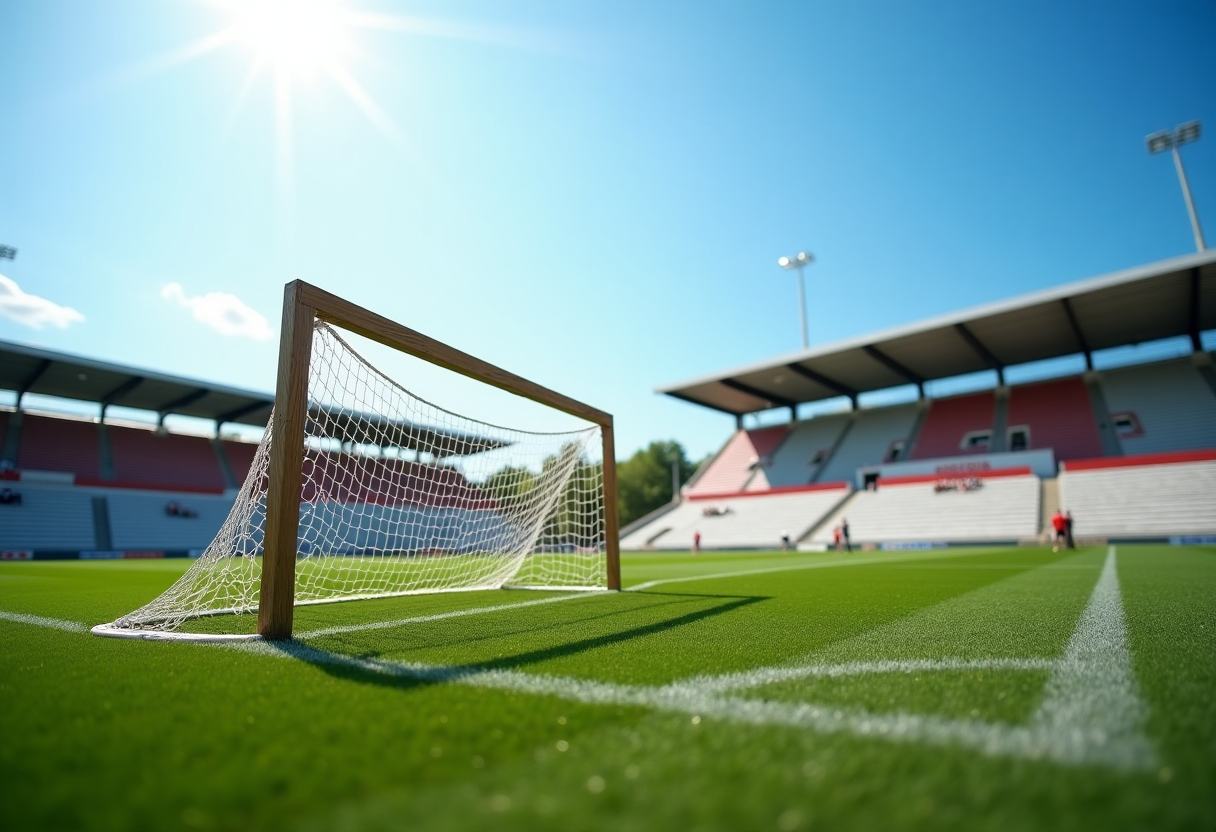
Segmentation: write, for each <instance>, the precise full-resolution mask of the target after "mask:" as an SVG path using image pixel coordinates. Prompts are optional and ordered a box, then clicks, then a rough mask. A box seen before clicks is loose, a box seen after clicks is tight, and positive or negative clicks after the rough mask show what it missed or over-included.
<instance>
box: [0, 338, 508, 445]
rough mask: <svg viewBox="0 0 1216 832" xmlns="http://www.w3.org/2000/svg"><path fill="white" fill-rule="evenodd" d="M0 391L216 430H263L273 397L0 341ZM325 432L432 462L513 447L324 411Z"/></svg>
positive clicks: (316, 420)
mask: <svg viewBox="0 0 1216 832" xmlns="http://www.w3.org/2000/svg"><path fill="white" fill-rule="evenodd" d="M0 390H12V391H14V392H15V393H16V394H17V403H18V407H20V405H21V400H22V398H24V397H25V395H26V394H27V393H35V394H38V395H43V396H53V397H55V398H59V399H74V400H76V401H82V402H88V403H91V404H98V405H100V406H101V411H102V418H103V419H104V418H105V412H106V410H107V409H108V408H110V407H129V408H134V409H136V410H145V411H151V412H153V413H156V414H157V417H158V422H163V421H164V418H165V417H166V416H170V415H180V416H192V417H195V418H198V419H208V420H210V421H213V422H215V423H216V427H217V430H218V428H219V427H220V426H222V425H224V424H229V423H234V424H239V425H252V426H255V427H265V426H266V423H267V422H268V421H269V419H270V412H271V410H272V409H273V407H274V396H273V395H271V394H269V393H257V392H253V391H250V390H240V389H238V388H235V387H225V386H222V385H218V384H212V383H210V382H206V381H198V380H197V379H190V378H184V377H182V376H171V375H166V374H164V373H154V372H151V371H149V370H141V369H138V368H133V367H124V366H121V365H118V364H108V363H105V362H103V361H94V360H93V359H91V358H81V357H79V356H75V355H69V354H67V353H60V352H52V351H50V350H44V349H39V348H37V347H29V346H25V345H23V344H15V343H12V342H10V341H0ZM318 413H319V411H316V410H314V411H313V413H312V415H313V416H314V423H315V424H320V425H323V426H324V430H325V433H326V434H327V435H328V436H329V438H332V439H337V440H340V441H342V442H354V443H356V444H375V445H378V446H379V447H394V448H404V449H407V450H423V451H426V452H427V453H433V454H434V455H435V456H437V457H447V456H457V455H459V456H464V455H468V454H475V453H481V452H483V451H488V450H491V449H493V448H499V447H502V446H503V445H507V444H510V443H507V442H503V441H501V440H497V439H490V438H486V437H479V436H470V435H465V434H459V433H454V432H452V431H444V430H440V429H438V428H430V427H426V426H423V425H414V424H410V423H408V422H402V421H400V420H391V419H385V418H383V417H380V416H376V415H372V414H366V413H355V412H353V411H349V410H339V409H326V410H325V413H324V418H316V417H317V416H318Z"/></svg>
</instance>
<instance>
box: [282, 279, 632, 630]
mask: <svg viewBox="0 0 1216 832" xmlns="http://www.w3.org/2000/svg"><path fill="white" fill-rule="evenodd" d="M318 320H320V321H324V322H325V323H328V324H331V325H333V326H335V327H339V328H341V329H345V330H349V331H350V332H354V333H357V334H359V335H362V336H363V337H365V338H369V339H371V340H373V341H377V342H379V343H381V344H384V345H385V346H387V347H390V348H392V349H395V350H398V351H400V352H404V353H407V354H409V355H413V356H416V357H418V358H421V359H423V360H424V361H427V362H429V363H431V364H436V365H438V366H440V367H443V368H445V369H448V370H451V371H453V372H456V373H460V374H461V375H464V376H467V377H469V378H472V379H475V380H477V381H479V382H482V383H484V384H489V385H493V386H494V387H497V388H499V389H501V390H506V391H507V392H509V393H514V394H515V395H517V396H522V397H523V398H526V399H530V400H532V401H534V402H538V403H540V404H543V405H547V406H549V407H552V408H554V409H556V410H560V411H562V412H564V413H568V414H570V415H572V416H577V417H579V418H580V419H584V420H586V421H588V422H592V423H594V424H596V425H598V426H599V428H600V432H601V436H602V438H603V457H604V459H603V476H604V531H605V550H606V551H605V555H606V558H607V564H606V565H607V570H608V580H607V583H608V589H612V590H616V589H620V588H621V566H620V540H619V537H620V528H619V518H618V516H617V491H616V456H615V450H614V446H613V433H612V416H611V415H610V414H608V413H604V412H603V411H601V410H596V409H595V408H593V407H590V406H588V405H585V404H583V403H582V402H579V401H575V400H574V399H571V398H569V397H567V396H563V395H562V394H561V393H557V392H554V391H552V390H549V389H547V388H545V387H542V386H540V385H539V384H535V383H533V382H531V381H528V380H527V379H525V378H522V377H520V376H517V375H515V374H514V373H509V372H507V371H506V370H503V369H500V368H498V367H496V366H494V365H493V364H489V363H487V362H485V361H482V360H481V359H479V358H474V357H473V356H471V355H468V354H467V353H463V352H461V351H460V350H457V349H453V348H452V347H449V346H447V345H446V344H443V343H440V342H439V341H436V340H434V339H433V338H428V337H427V336H425V335H423V334H421V333H419V332H416V331H414V330H412V329H409V328H407V327H404V326H402V325H400V324H398V323H395V322H393V321H390V320H389V319H387V318H385V317H383V316H381V315H377V314H376V313H375V312H372V311H370V310H367V309H364V308H362V307H360V306H356V305H355V304H353V303H351V302H350V301H347V300H343V299H342V298H340V297H338V296H336V295H333V294H330V293H329V292H326V291H324V290H323V289H318V288H317V287H316V286H312V285H310V284H308V283H305V282H303V281H300V280H296V281H293V282H291V283H288V284H287V286H286V287H285V289H284V297H283V328H282V336H281V337H282V340H281V342H280V344H279V367H278V381H277V384H276V387H275V410H274V420H273V422H272V424H271V428H270V430H271V444H270V467H269V490H268V493H267V497H266V530H265V537H264V551H263V556H262V582H261V587H260V589H259V592H260V595H259V606H258V633H259V634H261V635H262V637H263V638H267V639H284V638H290V637H291V628H292V614H293V609H294V601H295V598H294V594H295V569H296V545H297V536H298V534H299V506H300V492H301V486H302V484H303V473H302V472H303V465H304V430H305V422H306V420H307V418H308V373H309V364H310V359H311V355H312V339H313V327H314V324H315V322H316V321H318Z"/></svg>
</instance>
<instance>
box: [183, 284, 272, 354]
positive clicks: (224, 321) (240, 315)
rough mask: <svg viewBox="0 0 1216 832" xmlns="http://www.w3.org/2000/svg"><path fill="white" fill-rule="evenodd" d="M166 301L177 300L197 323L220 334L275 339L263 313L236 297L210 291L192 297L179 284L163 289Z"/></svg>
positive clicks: (266, 339) (264, 339)
mask: <svg viewBox="0 0 1216 832" xmlns="http://www.w3.org/2000/svg"><path fill="white" fill-rule="evenodd" d="M160 296H161V297H162V298H164V299H165V300H170V301H176V302H177V304H178V305H179V306H184V307H185V308H187V309H189V310H190V311H191V312H192V313H193V314H194V320H196V321H199V322H200V323H204V324H206V325H207V326H209V327H211V328H212V329H214V330H216V331H217V332H219V333H220V334H221V335H238V336H239V335H243V336H246V337H248V338H253V339H256V340H258V341H268V340H270V339H271V338H273V337H274V332H273V331H271V329H270V324H269V323H267V322H266V318H265V317H263V316H262V313H261V312H258V311H257V310H256V309H252V308H250V307H248V306H246V305H245V302H244V301H242V300H241V299H240V298H238V297H237V296H236V295H230V294H228V293H226V292H208V293H207V294H205V295H198V296H196V297H189V296H187V295H186V292H185V290H184V289H182V287H181V284H180V283H168V284H166V285H165V288H163V289H161V290H160Z"/></svg>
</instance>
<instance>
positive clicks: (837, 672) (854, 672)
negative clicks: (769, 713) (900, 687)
mask: <svg viewBox="0 0 1216 832" xmlns="http://www.w3.org/2000/svg"><path fill="white" fill-rule="evenodd" d="M1057 663H1058V660H1057V659H891V660H887V661H873V662H846V663H843V664H809V665H803V666H800V667H760V668H757V669H755V670H746V671H742V672H738V673H726V674H723V675H720V676H694V677H693V678H691V679H687V680H685V681H683V682H678V683H676V684H677V685H678V686H681V687H691V688H696V689H698V690H701V691H706V692H715V693H726V692H728V691H733V690H747V689H750V688H758V687H763V686H764V685H772V684H776V683H778V682H788V681H792V680H795V679H837V678H842V677H845V676H862V675H865V674H869V673H935V672H940V671H949V670H1053V669H1054V668H1055V666H1056V664H1057ZM674 686H675V685H671V686H669V687H674Z"/></svg>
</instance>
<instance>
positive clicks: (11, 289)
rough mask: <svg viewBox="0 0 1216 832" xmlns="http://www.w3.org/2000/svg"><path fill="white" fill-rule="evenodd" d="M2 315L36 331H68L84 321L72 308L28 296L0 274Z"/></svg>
mask: <svg viewBox="0 0 1216 832" xmlns="http://www.w3.org/2000/svg"><path fill="white" fill-rule="evenodd" d="M0 315H3V316H4V317H6V318H12V319H13V320H14V321H16V322H17V323H19V324H25V325H26V326H28V327H32V328H34V329H42V328H43V327H47V326H53V327H56V328H58V329H66V328H67V327H69V326H71V325H72V324H78V323H81V322H82V321H84V315H81V314H80V313H79V312H77V311H76V310H75V309H73V308H72V307H70V306H60V305H59V304H57V303H55V302H54V301H53V300H47V299H46V298H40V297H38V296H37V295H27V294H26V293H25V292H23V291H21V287H20V286H18V285H17V284H16V282H14V281H13V280H11V279H10V278H7V277H5V276H4V275H2V274H0Z"/></svg>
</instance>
